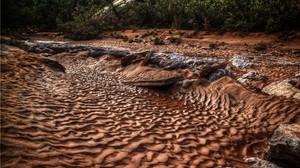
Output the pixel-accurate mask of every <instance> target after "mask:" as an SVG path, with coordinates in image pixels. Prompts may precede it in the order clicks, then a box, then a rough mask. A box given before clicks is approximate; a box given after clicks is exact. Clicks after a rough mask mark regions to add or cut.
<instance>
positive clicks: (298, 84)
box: [294, 80, 300, 89]
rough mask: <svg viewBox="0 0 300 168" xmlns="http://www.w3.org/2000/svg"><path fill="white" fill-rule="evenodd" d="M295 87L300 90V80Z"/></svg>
mask: <svg viewBox="0 0 300 168" xmlns="http://www.w3.org/2000/svg"><path fill="white" fill-rule="evenodd" d="M294 87H295V88H297V89H300V80H299V81H298V82H297V83H296V84H295V85H294Z"/></svg>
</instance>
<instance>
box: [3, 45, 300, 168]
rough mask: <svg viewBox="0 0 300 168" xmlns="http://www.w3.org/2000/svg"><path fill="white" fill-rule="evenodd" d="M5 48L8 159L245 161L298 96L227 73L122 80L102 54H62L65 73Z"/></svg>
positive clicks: (62, 163)
mask: <svg viewBox="0 0 300 168" xmlns="http://www.w3.org/2000/svg"><path fill="white" fill-rule="evenodd" d="M40 57H42V56H40V55H36V54H28V53H26V52H22V51H10V54H9V55H7V56H5V57H1V82H2V84H1V100H2V101H1V123H2V124H1V138H2V140H1V148H2V150H1V158H2V163H1V164H2V167H154V166H155V167H186V166H190V167H214V166H233V167H247V164H245V163H244V161H243V160H244V158H245V157H246V156H262V155H264V153H265V150H266V145H267V144H266V143H267V140H268V139H269V138H270V136H271V133H272V132H273V131H274V130H275V128H276V127H277V126H278V125H279V124H281V123H287V122H289V121H290V120H291V119H293V118H294V117H295V115H297V114H299V112H300V108H299V107H300V102H299V101H298V100H294V99H284V98H280V97H272V96H266V95H261V94H257V93H253V92H250V91H248V90H247V89H245V88H244V87H242V86H241V85H240V84H238V83H237V82H235V81H234V80H232V79H230V78H226V77H224V78H221V79H219V80H217V81H215V82H213V83H212V84H210V85H209V86H207V87H201V86H199V87H197V88H196V89H195V90H191V91H188V92H186V93H180V92H177V91H174V90H169V91H161V90H151V89H143V88H139V87H135V86H130V85H125V84H123V83H122V82H121V80H120V79H119V76H118V75H117V74H116V73H113V72H108V71H105V65H102V64H101V62H99V60H98V59H97V58H87V57H83V56H76V57H75V56H74V55H72V54H68V55H66V54H64V53H62V54H59V55H56V56H53V57H55V58H56V59H57V60H58V61H59V62H60V63H61V64H62V65H64V66H65V67H66V73H65V74H64V73H60V72H55V71H52V70H51V69H49V68H48V67H46V66H44V65H42V64H41V63H40V62H38V61H37V60H38V58H40Z"/></svg>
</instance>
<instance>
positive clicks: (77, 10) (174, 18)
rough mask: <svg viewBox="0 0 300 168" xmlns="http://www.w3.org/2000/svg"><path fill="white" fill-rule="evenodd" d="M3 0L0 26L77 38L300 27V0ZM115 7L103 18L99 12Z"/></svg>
mask: <svg viewBox="0 0 300 168" xmlns="http://www.w3.org/2000/svg"><path fill="white" fill-rule="evenodd" d="M113 2H114V1H113V0H90V1H86V0H2V1H1V3H2V4H1V8H2V9H1V14H2V22H1V27H2V28H4V29H11V30H15V29H28V28H30V29H32V28H33V29H37V30H43V31H48V30H53V31H58V30H60V31H63V32H64V33H66V34H67V35H68V36H69V37H72V38H75V39H88V38H92V37H95V36H96V34H97V33H99V32H101V31H103V30H110V29H114V30H115V29H120V28H180V29H195V30H222V31H243V32H247V31H265V32H267V33H272V32H278V31H290V30H299V28H300V19H299V18H300V1H299V0H272V1H268V0H247V1H244V0H222V1H221V0H135V2H134V4H133V5H130V6H129V7H128V8H124V9H123V10H122V8H123V7H119V6H115V5H114V3H113ZM107 9H109V10H110V11H111V12H110V13H109V12H108V14H107V15H101V17H95V16H96V15H97V13H98V14H99V13H100V14H101V13H105V11H107Z"/></svg>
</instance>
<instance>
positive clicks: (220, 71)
mask: <svg viewBox="0 0 300 168" xmlns="http://www.w3.org/2000/svg"><path fill="white" fill-rule="evenodd" d="M223 76H228V77H231V78H232V79H235V76H234V75H233V74H232V73H231V72H229V71H228V70H227V69H218V70H216V71H215V72H213V73H212V74H210V75H209V77H208V80H209V81H214V80H217V79H219V78H222V77H223Z"/></svg>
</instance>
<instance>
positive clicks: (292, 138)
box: [269, 124, 300, 167]
mask: <svg viewBox="0 0 300 168" xmlns="http://www.w3.org/2000/svg"><path fill="white" fill-rule="evenodd" d="M269 155H270V157H272V158H274V159H279V160H282V161H285V162H287V163H289V164H292V165H294V166H295V167H300V125H299V124H281V125H280V126H279V127H278V128H277V129H276V130H275V132H274V134H273V136H272V138H271V140H270V149H269Z"/></svg>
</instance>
